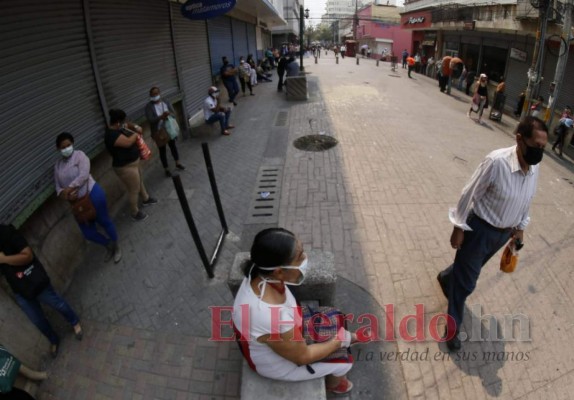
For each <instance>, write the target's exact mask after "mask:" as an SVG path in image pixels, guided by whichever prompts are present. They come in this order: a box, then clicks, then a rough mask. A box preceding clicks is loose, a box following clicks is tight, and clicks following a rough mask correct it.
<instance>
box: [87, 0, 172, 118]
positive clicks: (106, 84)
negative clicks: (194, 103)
mask: <svg viewBox="0 0 574 400" xmlns="http://www.w3.org/2000/svg"><path fill="white" fill-rule="evenodd" d="M89 4H90V14H91V23H92V31H93V34H94V47H95V51H96V58H97V63H98V68H99V71H100V76H101V79H102V85H103V88H104V92H105V96H106V100H107V103H108V106H109V107H110V108H121V109H123V110H124V111H126V113H127V114H128V115H129V116H130V117H131V118H134V119H136V118H139V117H141V116H143V114H144V111H143V108H144V106H145V104H146V102H147V99H148V93H149V89H150V88H151V87H152V86H159V87H160V89H161V92H162V95H163V96H165V97H167V98H169V97H173V96H176V95H178V94H179V88H178V83H177V73H176V68H175V58H174V54H173V45H172V40H171V27H170V19H169V3H168V2H164V1H155V0H147V1H142V0H137V1H136V0H131V1H126V0H123V1H121V2H118V1H116V0H92V1H90V2H89Z"/></svg>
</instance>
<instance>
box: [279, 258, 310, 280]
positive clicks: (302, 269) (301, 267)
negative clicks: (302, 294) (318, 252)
mask: <svg viewBox="0 0 574 400" xmlns="http://www.w3.org/2000/svg"><path fill="white" fill-rule="evenodd" d="M282 268H283V269H298V270H299V272H301V276H300V277H299V280H298V281H297V282H287V281H285V284H286V285H291V286H300V285H301V284H302V283H303V281H304V280H305V274H307V271H309V259H308V258H307V257H305V259H304V260H303V262H302V263H301V265H290V266H288V267H282Z"/></svg>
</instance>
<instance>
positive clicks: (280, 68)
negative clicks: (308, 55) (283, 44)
mask: <svg viewBox="0 0 574 400" xmlns="http://www.w3.org/2000/svg"><path fill="white" fill-rule="evenodd" d="M288 63H289V61H288V59H287V56H286V55H281V57H280V58H279V62H278V63H277V76H278V77H279V82H277V91H278V92H282V91H283V78H284V77H285V67H286V66H287V64H288Z"/></svg>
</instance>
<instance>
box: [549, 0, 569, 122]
mask: <svg viewBox="0 0 574 400" xmlns="http://www.w3.org/2000/svg"><path fill="white" fill-rule="evenodd" d="M573 6H574V4H573V0H566V1H565V2H564V17H563V18H564V19H563V22H564V26H563V28H562V39H564V41H560V52H559V53H558V54H559V57H558V63H557V64H556V72H555V73H554V84H555V87H554V91H553V93H552V97H551V99H552V100H551V104H549V106H550V117H549V118H548V127H550V126H551V125H552V119H553V118H554V111H555V109H556V100H557V99H558V96H559V95H560V89H561V88H562V83H563V82H564V73H565V71H566V63H567V62H568V52H569V51H570V41H571V40H572V8H573Z"/></svg>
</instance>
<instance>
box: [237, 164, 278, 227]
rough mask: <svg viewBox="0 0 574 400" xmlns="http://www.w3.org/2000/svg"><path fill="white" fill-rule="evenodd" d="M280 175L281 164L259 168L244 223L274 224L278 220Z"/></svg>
mask: <svg viewBox="0 0 574 400" xmlns="http://www.w3.org/2000/svg"><path fill="white" fill-rule="evenodd" d="M282 177H283V167H282V166H278V165H273V166H262V167H260V168H259V173H258V174H257V182H256V185H255V190H254V193H253V198H252V200H251V205H250V206H249V215H248V216H247V221H246V222H245V223H246V224H276V223H278V222H279V199H280V197H281V196H280V190H281V182H282Z"/></svg>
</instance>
